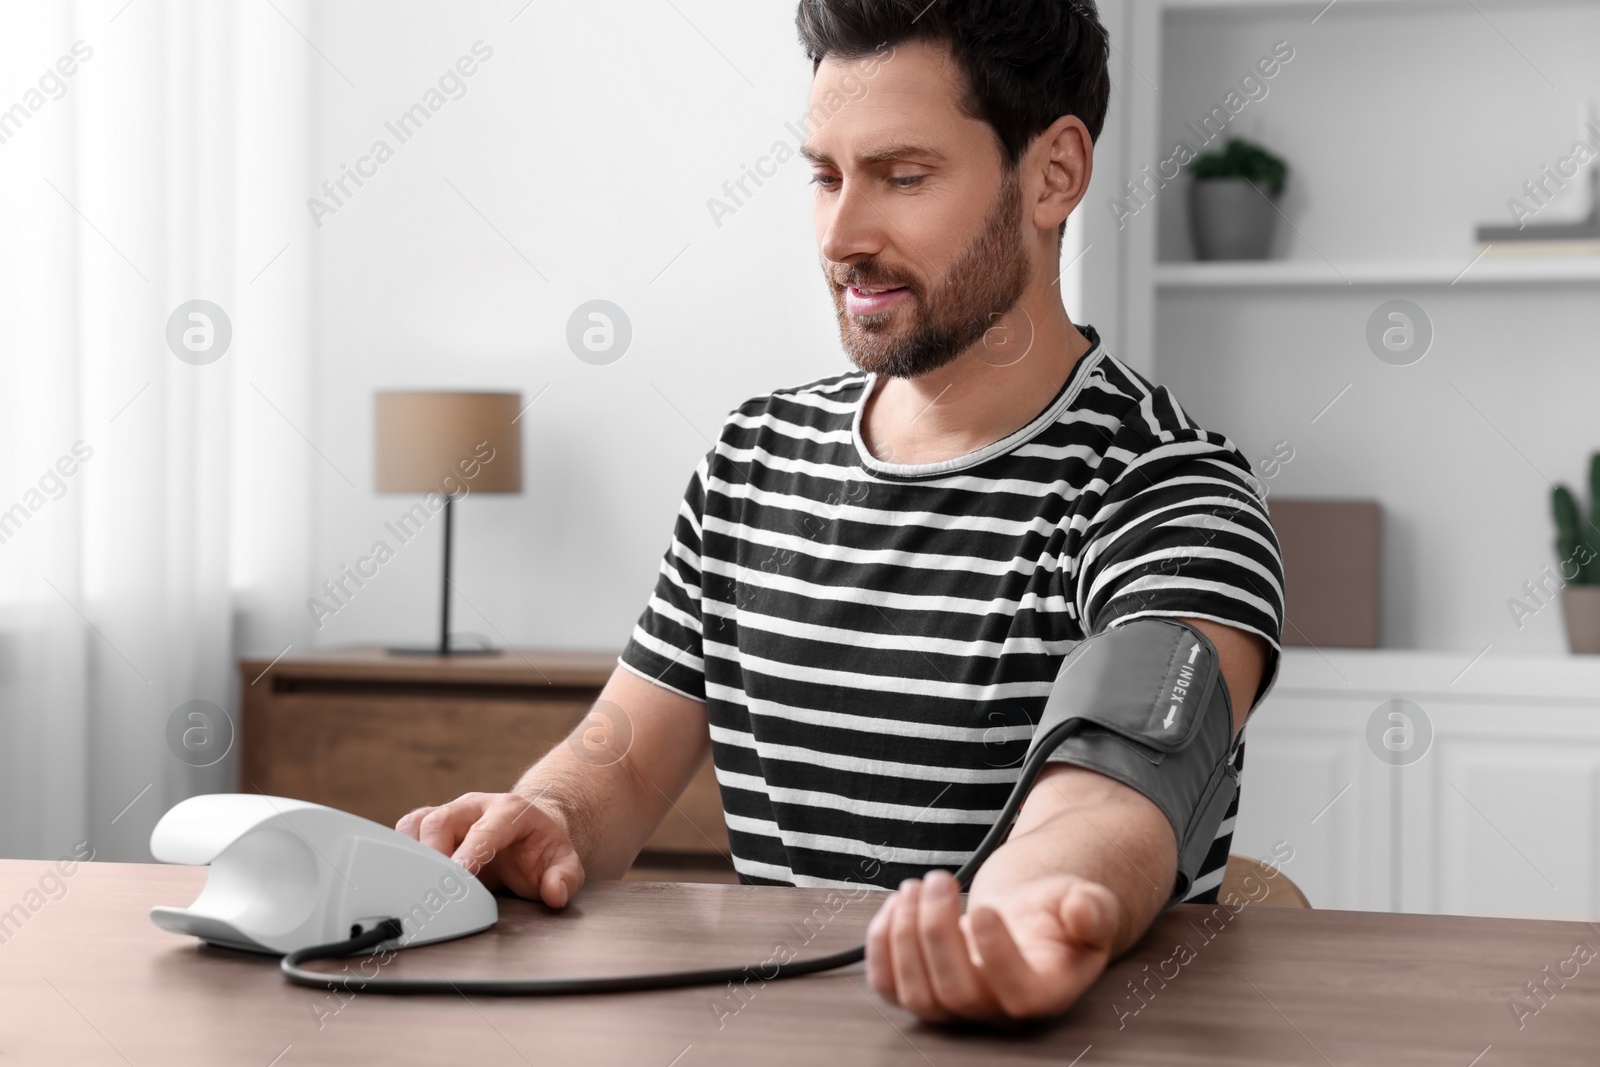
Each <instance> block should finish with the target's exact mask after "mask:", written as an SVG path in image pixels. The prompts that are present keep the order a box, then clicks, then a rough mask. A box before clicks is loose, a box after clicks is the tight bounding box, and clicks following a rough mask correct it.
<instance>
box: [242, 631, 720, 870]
mask: <svg viewBox="0 0 1600 1067" xmlns="http://www.w3.org/2000/svg"><path fill="white" fill-rule="evenodd" d="M616 663H617V657H616V654H615V653H612V652H558V651H543V652H541V651H535V650H531V649H524V650H517V649H511V650H506V651H502V652H500V653H497V654H495V655H488V656H459V657H445V656H396V655H392V654H390V653H387V652H385V651H384V650H383V649H381V648H348V649H335V650H329V651H317V652H312V653H308V654H306V655H301V656H285V657H283V658H281V659H279V660H277V661H276V662H272V661H268V660H264V659H262V660H256V659H247V660H243V661H241V662H240V664H239V672H240V692H241V694H242V696H241V700H240V709H241V712H240V713H241V719H242V721H241V723H240V728H239V744H240V752H239V778H240V781H239V790H240V791H241V792H248V793H254V792H260V793H267V794H270V795H273V796H285V797H294V798H296V799H299V800H309V801H313V802H315V803H318V804H326V805H328V806H330V807H335V808H339V809H341V810H343V811H349V812H353V813H355V814H357V815H361V816H364V817H366V818H368V819H372V820H373V821H375V822H380V823H383V824H385V825H387V826H393V825H394V823H395V821H396V820H398V819H399V818H400V816H402V815H404V814H405V813H406V812H408V811H410V810H412V809H413V808H417V807H421V806H423V805H425V804H442V803H444V802H445V801H447V800H450V799H452V798H454V797H457V796H459V795H461V794H462V793H468V792H473V791H480V792H487V793H498V792H504V791H506V790H508V789H510V788H511V786H512V784H513V783H515V782H516V780H517V778H518V776H520V775H521V774H522V772H523V771H524V770H526V769H527V767H528V765H529V764H531V763H533V762H534V760H536V759H538V758H539V757H540V756H541V755H543V754H544V753H545V752H546V751H547V750H548V749H549V748H550V747H551V746H553V745H555V744H558V743H560V742H561V741H562V740H563V739H564V738H565V737H566V736H567V734H568V733H569V732H570V731H571V730H572V728H573V727H574V726H576V725H577V724H578V723H579V722H580V721H582V720H583V718H584V716H585V715H586V714H587V713H588V711H589V709H590V705H591V704H592V703H593V702H594V700H595V698H596V697H597V696H599V693H600V689H601V687H602V686H604V685H605V683H606V680H607V679H608V678H609V677H610V676H611V672H612V670H613V668H615V667H616ZM727 852H728V833H727V828H726V826H725V825H724V823H723V818H722V801H721V798H720V796H719V795H718V792H717V783H716V778H715V776H714V775H713V773H712V769H711V763H710V761H709V760H708V761H707V762H706V765H705V766H704V767H702V768H701V770H700V773H699V774H698V775H697V776H696V777H695V779H694V781H692V782H691V783H690V784H689V788H688V789H687V790H685V791H684V794H683V796H682V797H680V798H679V799H678V802H677V807H676V810H674V811H671V812H669V813H668V814H667V817H666V819H665V820H664V821H663V822H662V824H661V826H660V827H659V828H658V829H657V830H656V833H655V835H654V836H653V837H651V839H650V841H649V843H648V844H647V845H646V846H645V850H644V851H643V852H642V853H640V856H639V859H638V862H637V863H636V865H635V867H634V870H633V871H632V872H631V873H630V875H629V877H661V878H668V879H671V880H675V881H723V882H732V881H736V880H737V879H736V877H735V876H734V874H733V868H732V865H731V864H730V862H729V861H728V859H727Z"/></svg>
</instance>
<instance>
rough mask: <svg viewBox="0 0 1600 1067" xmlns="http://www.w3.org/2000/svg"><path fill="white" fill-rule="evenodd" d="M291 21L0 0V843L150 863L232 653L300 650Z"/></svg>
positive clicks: (299, 194)
mask: <svg viewBox="0 0 1600 1067" xmlns="http://www.w3.org/2000/svg"><path fill="white" fill-rule="evenodd" d="M308 24H309V16H308V14H307V11H306V4H305V3H303V2H299V0H273V3H272V4H267V3H259V4H257V3H251V4H234V3H218V2H215V0H187V2H185V0H132V2H131V3H129V2H127V0H106V2H104V3H101V2H93V3H91V2H78V3H63V2H57V0H19V2H13V3H7V4H4V5H0V71H4V72H5V73H6V77H4V78H3V79H0V855H4V856H37V857H54V856H62V855H66V854H67V853H68V852H69V851H70V850H71V849H72V848H73V846H74V845H75V844H76V843H77V842H79V841H87V842H89V843H90V845H91V846H92V847H93V848H94V850H95V856H96V858H100V859H126V860H143V859H148V858H149V850H148V843H149V836H150V830H151V828H152V827H153V826H154V824H155V821H156V819H157V818H158V817H159V816H160V814H161V813H162V812H164V811H165V810H166V809H167V808H168V807H170V806H171V805H172V804H173V803H176V802H177V801H178V800H180V799H182V798H183V797H185V796H189V795H192V794H194V793H197V792H210V791H216V790H220V789H234V788H239V785H238V783H237V782H236V780H235V774H236V761H237V740H238V739H237V726H238V720H239V716H238V701H239V688H240V686H239V682H238V679H237V678H236V677H235V674H236V672H235V668H234V666H233V664H234V663H235V661H236V658H237V656H238V655H239V654H240V652H241V651H248V652H252V653H264V654H265V655H266V657H267V658H271V657H272V656H273V655H276V654H277V652H278V651H280V650H281V649H282V648H283V647H284V646H286V645H290V644H295V645H297V646H298V645H304V644H305V643H306V634H305V629H306V627H305V623H304V622H303V621H302V620H301V618H300V614H299V613H298V612H296V611H295V610H294V605H296V604H297V603H299V600H300V596H298V595H295V594H296V592H297V591H298V590H302V589H304V588H306V587H307V585H308V582H307V578H306V575H307V570H308V568H307V554H308V512H309V506H310V505H309V499H310V491H309V486H308V473H309V469H310V466H309V465H310V462H311V460H312V459H313V458H314V456H313V454H312V453H311V452H310V450H309V448H308V446H307V437H306V436H302V435H309V434H311V433H312V428H311V426H310V405H309V391H308V387H307V377H308V374H309V370H310V353H309V350H308V349H309V336H310V330H309V311H308V308H309V301H310V296H309V294H310V291H311V286H310V284H309V271H310V263H311V254H310V248H309V242H310V237H309V236H308V231H307V227H306V226H305V225H304V213H305V209H304V200H305V197H306V196H307V195H308V194H307V188H308V186H309V182H310V179H309V176H308V171H309V167H308V166H307V153H308V151H309V147H310V145H309V142H310V137H309V133H308V131H309V128H310V122H309V120H308V115H309V111H310V101H309V99H308V94H309V85H310V77H309V73H308V71H309V63H310V60H311V59H314V55H312V54H311V49H310V47H309V45H308V42H307V40H306V38H305V37H303V36H301V34H302V33H303V32H304V31H305V30H306V29H307V27H308ZM308 57H309V58H308ZM193 300H205V301H209V302H210V303H211V304H213V305H215V306H216V307H219V308H221V309H222V313H223V314H222V315H220V316H219V315H216V314H214V313H210V312H209V309H207V308H201V309H200V314H201V315H202V316H204V317H202V318H190V317H189V316H188V315H187V314H183V315H180V316H179V320H180V325H181V326H182V327H183V330H182V331H180V335H181V333H182V332H183V331H189V336H188V342H189V345H190V346H193V349H191V347H186V345H185V344H184V343H182V340H181V336H180V343H179V344H178V345H177V346H176V349H177V352H176V353H175V349H174V347H173V346H172V345H170V344H169V340H168V332H169V331H168V322H169V319H170V318H172V317H173V313H174V311H175V310H177V309H178V308H179V307H180V305H183V304H185V303H186V302H189V301H193ZM224 321H225V322H226V324H227V327H228V328H229V329H231V340H230V341H229V344H228V347H227V349H226V351H224V352H223V353H222V355H221V356H220V358H216V359H214V360H213V361H211V362H206V359H207V358H209V356H211V355H214V354H215V353H216V352H217V351H219V350H220V349H219V346H218V340H219V338H220V336H221V333H222V332H223V328H224V327H223V323H224ZM208 328H209V330H210V344H211V347H210V349H209V351H208V350H206V348H205V342H206V339H207V338H206V330H207V329H208ZM180 354H182V355H183V356H184V358H180ZM286 593H287V595H286ZM246 681H247V682H248V679H246ZM193 701H203V702H206V704H209V705H215V706H216V707H218V708H220V709H222V711H223V713H224V714H225V716H226V719H225V720H224V719H223V718H221V717H218V716H216V715H214V714H213V715H211V716H210V717H209V718H208V717H206V716H205V715H204V712H205V711H206V704H198V705H191V704H190V702H193ZM185 705H190V706H189V707H188V708H187V709H186V710H180V709H184V706H185ZM175 713H177V714H178V718H179V720H180V725H181V727H182V729H180V730H178V731H177V732H176V734H175V736H176V737H177V738H180V739H181V740H179V741H177V742H174V740H173V739H172V738H173V736H174V734H173V731H172V730H171V729H169V724H170V722H171V720H172V719H173V717H174V714H175ZM195 713H200V714H201V717H200V718H196V717H194V715H195ZM230 721H231V724H232V730H233V733H234V738H233V744H232V746H231V748H229V750H228V751H227V753H226V755H223V754H222V750H223V748H224V747H225V745H224V738H225V737H226V735H227V732H228V730H229V725H228V723H229V722H230ZM219 756H220V757H221V758H220V759H219V758H218V757H219ZM213 761H214V762H213ZM207 764H208V765H207ZM243 788H249V787H248V785H245V786H244V787H243Z"/></svg>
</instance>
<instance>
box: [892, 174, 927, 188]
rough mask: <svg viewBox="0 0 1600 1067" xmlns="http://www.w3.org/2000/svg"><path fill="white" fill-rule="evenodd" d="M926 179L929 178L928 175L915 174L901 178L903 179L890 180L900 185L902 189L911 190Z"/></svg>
mask: <svg viewBox="0 0 1600 1067" xmlns="http://www.w3.org/2000/svg"><path fill="white" fill-rule="evenodd" d="M926 177H927V175H926V174H914V175H908V176H906V177H901V178H890V179H889V180H890V181H892V182H894V183H895V184H896V185H898V186H899V187H900V188H902V189H909V188H911V187H912V186H913V185H916V184H917V183H918V182H920V181H921V180H922V179H924V178H926Z"/></svg>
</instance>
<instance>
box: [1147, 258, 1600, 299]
mask: <svg viewBox="0 0 1600 1067" xmlns="http://www.w3.org/2000/svg"><path fill="white" fill-rule="evenodd" d="M1155 282H1156V287H1157V289H1158V290H1161V291H1165V290H1183V289H1267V288H1313V287H1318V286H1338V287H1344V286H1353V285H1377V286H1396V285H1443V286H1452V285H1474V286H1476V285H1544V284H1549V283H1555V284H1575V285H1592V284H1596V283H1600V256H1564V257H1554V256H1552V257H1537V258H1536V257H1527V258H1522V257H1515V258H1513V257H1509V256H1507V257H1491V256H1484V257H1483V258H1481V259H1474V260H1470V261H1468V262H1466V263H1456V262H1447V261H1443V260H1434V261H1429V260H1415V261H1412V262H1405V261H1395V262H1382V261H1377V260H1369V261H1365V262H1359V263H1339V264H1332V263H1325V262H1322V261H1321V260H1313V259H1306V260H1264V261H1261V262H1229V263H1159V264H1157V265H1156V267H1155Z"/></svg>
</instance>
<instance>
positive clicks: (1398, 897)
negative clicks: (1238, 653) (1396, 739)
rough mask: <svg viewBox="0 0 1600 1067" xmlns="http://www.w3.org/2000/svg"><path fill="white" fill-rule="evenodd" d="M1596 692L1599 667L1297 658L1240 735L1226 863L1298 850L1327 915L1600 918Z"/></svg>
mask: <svg viewBox="0 0 1600 1067" xmlns="http://www.w3.org/2000/svg"><path fill="white" fill-rule="evenodd" d="M1597 694H1600V657H1597V658H1595V659H1591V658H1589V657H1575V656H1568V657H1550V658H1517V659H1510V658H1505V659H1488V658H1485V659H1482V660H1479V661H1475V662H1474V661H1470V660H1469V658H1468V657H1466V656H1450V655H1445V654H1438V653H1412V652H1391V651H1373V652H1367V651H1359V652H1357V651H1349V650H1329V651H1323V652H1317V651H1312V650H1303V649H1290V650H1288V651H1287V652H1286V654H1285V657H1284V663H1283V667H1282V673H1281V675H1280V677H1279V681H1278V684H1277V686H1276V687H1275V688H1274V689H1273V692H1272V694H1271V695H1269V696H1268V698H1267V700H1266V701H1265V702H1264V703H1263V704H1262V705H1261V707H1260V708H1258V709H1257V710H1256V713H1255V714H1254V715H1253V716H1252V717H1251V720H1250V724H1249V725H1248V726H1247V727H1246V730H1247V732H1246V735H1245V737H1246V742H1247V749H1246V756H1245V772H1244V782H1243V794H1242V799H1241V803H1240V811H1239V818H1238V822H1237V824H1236V826H1235V829H1234V844H1233V849H1234V851H1235V852H1241V853H1245V854H1247V855H1252V856H1257V857H1262V858H1265V857H1268V856H1271V855H1272V853H1273V847H1274V845H1275V844H1276V843H1277V842H1279V841H1285V842H1288V843H1289V845H1291V846H1292V847H1293V849H1294V858H1293V859H1292V860H1290V861H1289V862H1288V863H1287V864H1286V865H1285V866H1284V871H1285V873H1287V874H1288V875H1289V876H1290V877H1291V878H1293V879H1294V880H1295V882H1296V884H1298V885H1299V886H1300V888H1301V889H1302V890H1304V891H1305V893H1306V896H1307V897H1309V898H1310V900H1311V903H1312V904H1313V905H1314V906H1317V907H1324V908H1345V909H1356V910H1381V911H1390V910H1393V911H1409V912H1432V913H1451V914H1463V915H1509V916H1521V917H1529V918H1581V919H1591V920H1592V919H1596V918H1600V695H1597ZM1396 699H1403V700H1406V701H1409V702H1411V704H1412V705H1414V707H1412V708H1409V709H1407V710H1408V711H1409V713H1410V715H1411V717H1412V718H1415V719H1417V720H1418V721H1417V722H1414V723H1408V724H1407V726H1408V727H1409V728H1410V729H1411V730H1412V731H1414V733H1413V735H1412V741H1413V743H1414V744H1415V745H1416V746H1417V747H1416V748H1414V749H1412V750H1409V751H1406V752H1405V753H1404V754H1403V755H1400V756H1396V755H1394V754H1393V752H1392V750H1391V751H1388V752H1386V750H1385V749H1384V744H1383V741H1382V737H1383V732H1384V730H1387V729H1398V728H1397V727H1393V726H1391V725H1390V722H1389V720H1388V717H1387V711H1389V710H1393V706H1392V705H1390V704H1389V702H1390V701H1393V700H1396ZM1379 709H1386V710H1385V711H1381V712H1380V710H1379ZM1375 712H1379V715H1378V718H1379V720H1380V721H1379V723H1378V725H1377V727H1374V726H1373V725H1372V724H1371V722H1370V720H1372V718H1373V716H1374V713H1375ZM1402 743H1403V742H1402Z"/></svg>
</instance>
